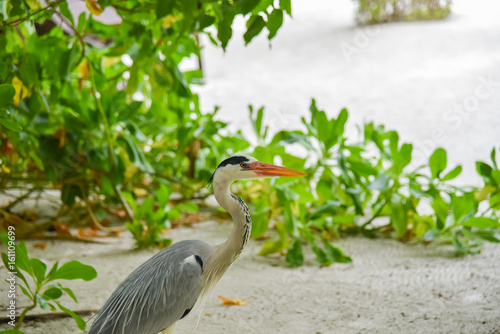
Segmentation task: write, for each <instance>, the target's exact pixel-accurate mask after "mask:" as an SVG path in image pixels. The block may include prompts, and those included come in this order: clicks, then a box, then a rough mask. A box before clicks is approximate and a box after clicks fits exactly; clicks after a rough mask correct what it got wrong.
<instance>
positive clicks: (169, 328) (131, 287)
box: [89, 155, 305, 334]
mask: <svg viewBox="0 0 500 334" xmlns="http://www.w3.org/2000/svg"><path fill="white" fill-rule="evenodd" d="M303 175H305V174H304V173H301V172H298V171H295V170H292V169H289V168H285V167H280V166H274V165H269V164H265V163H262V162H259V161H257V160H256V159H255V158H253V157H250V156H247V155H236V156H232V157H230V158H228V159H226V160H224V161H223V162H222V163H221V164H220V165H219V166H218V167H217V169H216V170H215V172H214V174H213V175H212V178H211V181H212V182H213V191H214V195H215V199H216V200H217V202H218V203H219V204H220V206H221V207H223V208H224V209H225V210H226V211H228V212H229V214H230V215H231V217H232V218H233V222H234V226H233V230H232V232H231V235H230V236H229V238H228V239H227V240H226V241H225V242H224V243H222V244H220V245H217V246H212V245H209V244H208V243H205V242H203V241H200V240H184V241H180V242H177V243H175V244H174V245H172V246H170V247H168V248H165V249H163V250H161V251H160V252H159V253H157V254H156V255H154V256H153V257H152V258H150V259H149V260H147V261H146V262H144V263H143V264H142V265H141V266H139V267H138V268H137V269H136V270H135V271H133V272H132V273H131V274H130V276H128V277H127V278H126V279H125V280H124V281H123V282H122V283H121V284H120V285H119V286H118V288H117V289H116V290H115V291H114V292H113V294H112V295H111V297H110V298H109V299H108V300H107V302H106V303H105V304H104V306H103V307H102V308H101V310H99V312H98V313H97V316H96V319H95V321H94V323H93V324H92V327H91V328H90V331H89V334H158V333H159V332H162V334H166V333H172V332H173V329H174V326H175V323H176V322H177V321H178V320H180V319H182V318H184V317H185V316H186V315H187V314H188V313H189V312H190V311H191V309H192V308H193V306H194V304H195V303H196V301H197V300H198V298H199V297H200V296H205V295H206V294H207V293H208V292H209V291H210V290H211V289H212V288H213V287H214V286H215V284H216V283H217V282H218V281H219V280H220V278H221V277H222V275H224V273H225V272H226V270H227V269H228V267H229V266H230V265H231V263H233V262H234V260H236V259H237V258H238V256H239V255H240V254H241V252H242V251H243V248H244V247H245V246H246V244H247V242H248V238H249V237H250V230H251V225H252V222H251V217H250V210H249V209H248V206H247V205H246V204H245V202H244V201H243V200H242V199H241V198H239V197H237V196H235V195H233V194H232V193H231V191H230V185H231V183H233V182H234V181H236V180H243V179H258V178H267V177H274V176H303Z"/></svg>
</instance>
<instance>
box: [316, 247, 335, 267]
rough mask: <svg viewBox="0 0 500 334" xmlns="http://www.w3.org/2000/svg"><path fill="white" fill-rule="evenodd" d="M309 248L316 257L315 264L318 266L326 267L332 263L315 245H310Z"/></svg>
mask: <svg viewBox="0 0 500 334" xmlns="http://www.w3.org/2000/svg"><path fill="white" fill-rule="evenodd" d="M311 246H312V250H313V252H314V254H315V255H316V263H317V264H318V265H319V266H321V267H328V266H329V265H331V264H332V262H331V261H330V260H329V259H328V256H327V255H326V253H325V252H324V251H323V250H322V249H321V248H319V247H318V246H316V245H315V244H312V245H311Z"/></svg>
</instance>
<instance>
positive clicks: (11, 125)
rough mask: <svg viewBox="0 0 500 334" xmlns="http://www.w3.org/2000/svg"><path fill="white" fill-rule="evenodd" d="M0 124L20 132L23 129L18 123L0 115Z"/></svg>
mask: <svg viewBox="0 0 500 334" xmlns="http://www.w3.org/2000/svg"><path fill="white" fill-rule="evenodd" d="M0 124H2V125H3V126H5V127H6V128H7V129H9V130H11V131H14V132H20V131H21V130H22V129H23V128H22V127H21V126H20V125H19V124H17V123H16V122H14V121H13V120H11V119H8V118H2V117H0Z"/></svg>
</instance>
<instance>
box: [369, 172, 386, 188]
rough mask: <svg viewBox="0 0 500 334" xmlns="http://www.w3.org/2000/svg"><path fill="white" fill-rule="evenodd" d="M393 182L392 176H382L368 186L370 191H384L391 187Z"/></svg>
mask: <svg viewBox="0 0 500 334" xmlns="http://www.w3.org/2000/svg"><path fill="white" fill-rule="evenodd" d="M390 180H391V176H390V175H388V174H382V175H380V176H379V177H377V178H376V179H375V180H373V182H371V183H370V184H368V189H370V190H378V191H384V190H387V188H388V187H389V181H390Z"/></svg>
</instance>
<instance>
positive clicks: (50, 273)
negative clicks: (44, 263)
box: [47, 262, 59, 280]
mask: <svg viewBox="0 0 500 334" xmlns="http://www.w3.org/2000/svg"><path fill="white" fill-rule="evenodd" d="M58 267H59V262H56V263H55V264H54V265H53V266H52V268H51V269H50V271H49V273H48V274H47V279H48V280H50V279H51V277H52V276H53V275H54V274H55V273H56V272H57V268H58Z"/></svg>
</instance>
